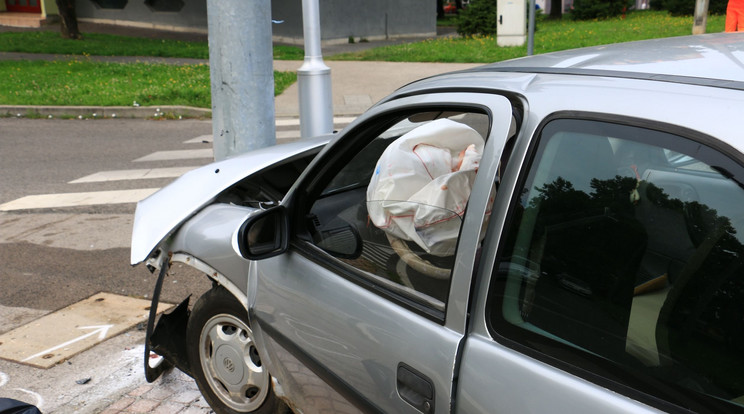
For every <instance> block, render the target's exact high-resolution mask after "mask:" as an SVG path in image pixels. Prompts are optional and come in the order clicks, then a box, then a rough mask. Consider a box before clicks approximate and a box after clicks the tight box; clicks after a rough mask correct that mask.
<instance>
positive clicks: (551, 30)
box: [328, 11, 725, 63]
mask: <svg viewBox="0 0 744 414" xmlns="http://www.w3.org/2000/svg"><path fill="white" fill-rule="evenodd" d="M724 21H725V16H708V29H707V31H708V33H715V32H722V31H723V26H724ZM691 31H692V17H672V16H670V15H669V14H668V13H666V12H657V11H639V12H634V13H630V14H628V15H627V16H626V17H625V18H614V19H608V20H591V21H574V20H571V19H569V18H564V19H561V20H548V19H541V20H540V21H539V22H538V24H537V31H536V33H535V54H540V53H547V52H554V51H559V50H566V49H574V48H578V47H585V46H596V45H604V44H610V43H620V42H629V41H634V40H644V39H653V38H661V37H673V36H683V35H689V34H690V33H691ZM526 54H527V47H526V46H521V47H498V46H496V38H495V37H493V36H481V37H475V38H470V39H466V38H447V39H434V40H425V41H422V42H417V43H409V44H402V45H394V46H385V47H378V48H374V49H369V50H366V51H360V52H356V53H345V54H340V55H335V56H331V57H329V58H328V59H329V60H376V61H390V62H460V63H489V62H498V61H501V60H506V59H512V58H516V57H521V56H526Z"/></svg>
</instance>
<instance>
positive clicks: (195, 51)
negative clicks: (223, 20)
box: [0, 31, 304, 60]
mask: <svg viewBox="0 0 744 414" xmlns="http://www.w3.org/2000/svg"><path fill="white" fill-rule="evenodd" d="M83 36H84V38H83V40H69V39H63V38H62V37H61V36H60V34H59V33H57V32H50V31H40V32H5V33H0V51H2V52H22V53H50V54H56V55H86V56H151V57H175V58H193V59H209V46H208V44H207V42H184V41H180V40H165V39H148V38H141V37H127V36H115V35H107V34H98V33H85V34H83ZM303 57H304V52H303V50H302V48H299V47H296V46H275V47H274V59H279V60H302V59H303Z"/></svg>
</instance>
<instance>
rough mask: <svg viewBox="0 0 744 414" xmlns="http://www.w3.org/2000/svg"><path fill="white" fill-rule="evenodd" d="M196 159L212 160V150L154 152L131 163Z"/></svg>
mask: <svg viewBox="0 0 744 414" xmlns="http://www.w3.org/2000/svg"><path fill="white" fill-rule="evenodd" d="M196 158H214V152H213V151H212V148H204V149H196V150H175V151H156V152H153V153H152V154H150V155H145V156H144V157H141V158H137V159H136V160H134V161H133V162H144V161H169V160H190V159H196Z"/></svg>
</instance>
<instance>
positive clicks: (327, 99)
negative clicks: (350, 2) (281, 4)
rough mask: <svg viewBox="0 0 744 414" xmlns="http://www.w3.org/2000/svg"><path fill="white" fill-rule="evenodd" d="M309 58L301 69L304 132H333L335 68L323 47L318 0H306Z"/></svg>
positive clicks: (307, 135)
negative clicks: (333, 68) (325, 56)
mask: <svg viewBox="0 0 744 414" xmlns="http://www.w3.org/2000/svg"><path fill="white" fill-rule="evenodd" d="M302 28H303V34H304V36H305V62H304V63H303V64H302V67H300V69H298V70H297V81H298V87H299V95H300V136H301V137H302V138H310V137H314V136H318V135H323V134H330V133H332V132H333V96H332V95H331V68H329V67H328V66H326V64H325V63H323V55H322V53H321V51H320V9H319V7H318V0H302Z"/></svg>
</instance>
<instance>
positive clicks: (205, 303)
mask: <svg viewBox="0 0 744 414" xmlns="http://www.w3.org/2000/svg"><path fill="white" fill-rule="evenodd" d="M247 321H248V315H247V313H246V310H245V308H244V307H243V305H241V304H240V302H239V301H238V300H237V299H236V298H235V297H234V296H233V295H232V294H231V293H230V292H228V291H227V290H226V289H225V288H223V287H222V286H216V287H214V288H212V289H211V290H209V291H207V292H206V293H204V295H202V297H200V298H199V300H198V301H197V302H196V304H195V305H194V308H193V310H192V311H191V316H190V318H189V322H188V326H187V329H186V341H187V342H186V346H187V353H188V357H189V364H190V366H191V373H192V376H193V377H194V380H195V381H196V384H197V385H198V386H199V390H200V391H201V393H202V395H203V396H204V398H205V399H206V400H207V403H209V405H210V406H211V407H212V409H213V410H214V411H215V412H217V413H230V414H232V413H258V414H269V413H279V412H285V411H286V406H285V405H284V404H283V403H282V402H281V401H279V400H278V399H277V398H276V396H275V395H274V393H273V391H272V389H271V378H270V375H269V372H268V370H267V369H266V368H265V367H264V366H263V364H262V363H261V359H260V357H259V355H258V350H257V349H256V345H255V341H254V338H253V331H252V330H251V328H250V326H249V325H248V322H247Z"/></svg>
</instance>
